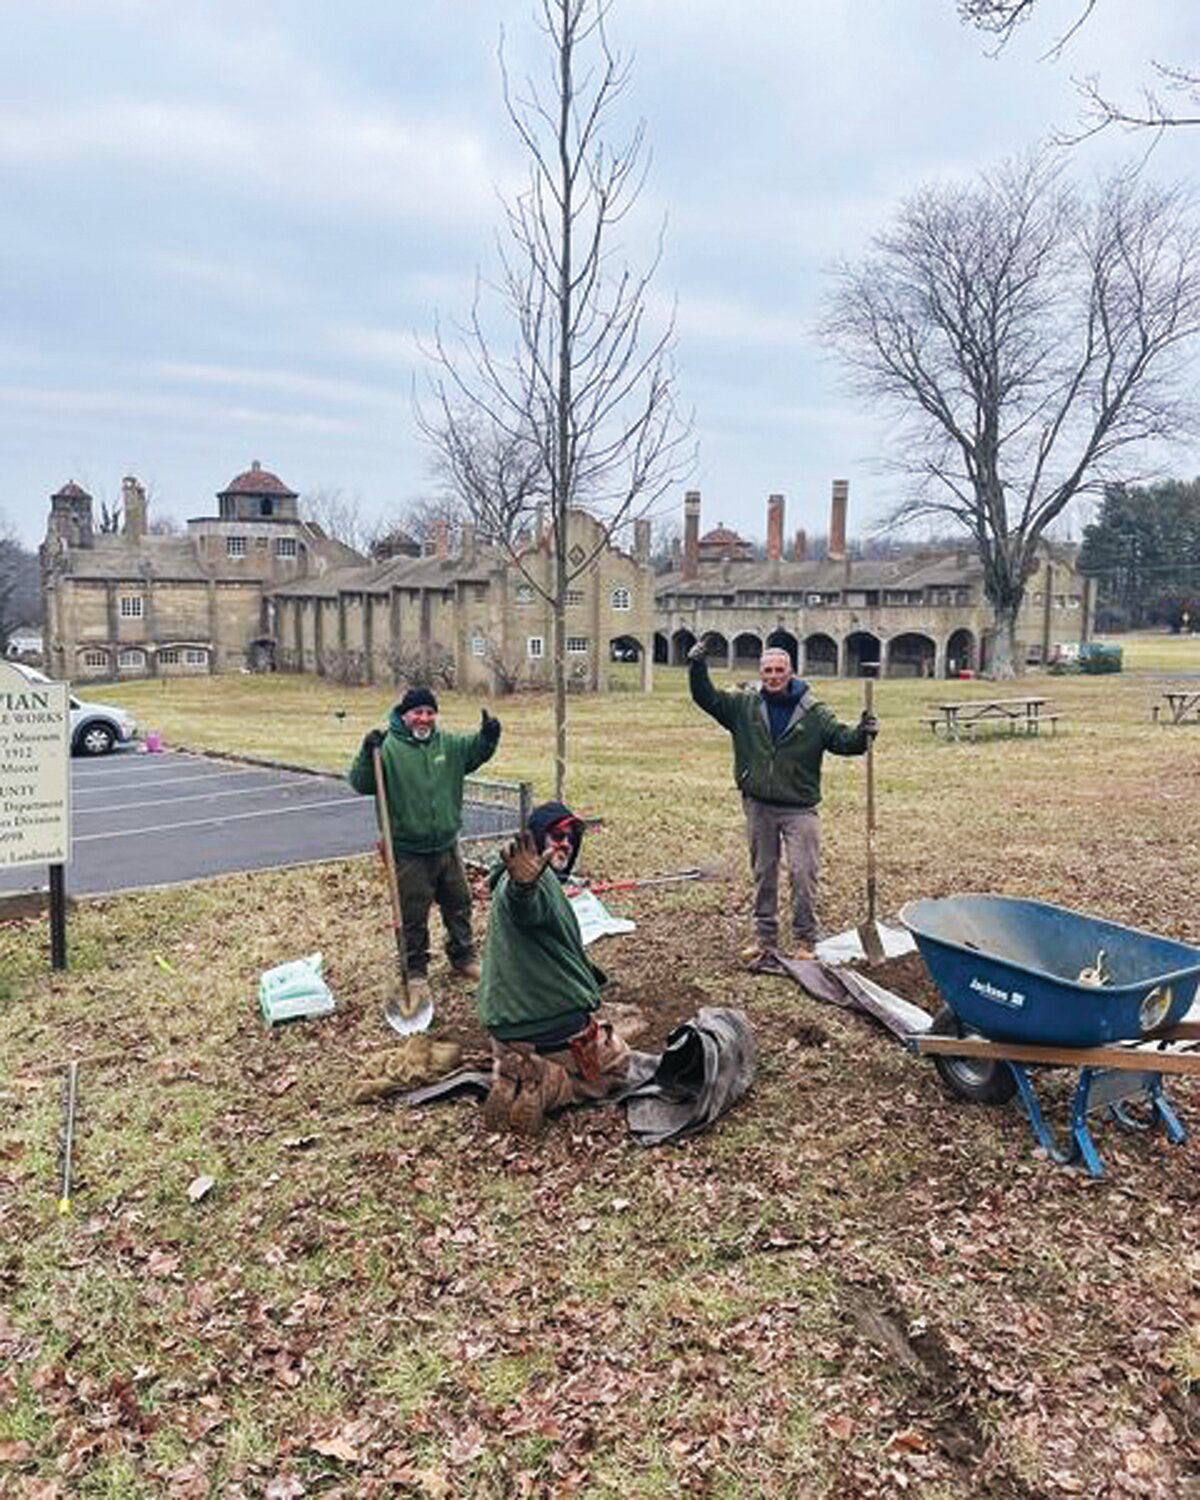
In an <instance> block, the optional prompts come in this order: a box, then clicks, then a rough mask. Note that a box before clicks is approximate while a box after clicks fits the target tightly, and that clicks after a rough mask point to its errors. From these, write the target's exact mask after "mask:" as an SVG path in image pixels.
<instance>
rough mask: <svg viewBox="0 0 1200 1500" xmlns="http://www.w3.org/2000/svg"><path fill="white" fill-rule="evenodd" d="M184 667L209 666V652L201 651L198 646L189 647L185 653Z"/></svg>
mask: <svg viewBox="0 0 1200 1500" xmlns="http://www.w3.org/2000/svg"><path fill="white" fill-rule="evenodd" d="M183 661H184V665H185V666H188V667H206V666H208V652H207V651H201V650H200V648H199V647H198V646H189V647H188V649H187V650H186V651H185V652H184V653H183Z"/></svg>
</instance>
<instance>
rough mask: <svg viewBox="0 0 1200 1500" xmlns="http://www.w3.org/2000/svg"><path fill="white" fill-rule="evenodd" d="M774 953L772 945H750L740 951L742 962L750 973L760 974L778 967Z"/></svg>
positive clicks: (774, 949)
mask: <svg viewBox="0 0 1200 1500" xmlns="http://www.w3.org/2000/svg"><path fill="white" fill-rule="evenodd" d="M776 952H777V950H776V947H775V944H774V943H751V944H750V946H749V947H748V948H743V949H742V955H741V957H742V962H743V963H744V964H745V965H746V967H747V968H748V969H749V970H750V971H751V973H754V974H760V973H763V972H766V971H769V970H771V969H772V968H775V967H778V965H777V963H776Z"/></svg>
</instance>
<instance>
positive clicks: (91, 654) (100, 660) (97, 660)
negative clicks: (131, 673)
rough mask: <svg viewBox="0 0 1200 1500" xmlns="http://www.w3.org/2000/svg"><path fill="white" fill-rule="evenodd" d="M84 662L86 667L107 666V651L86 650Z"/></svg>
mask: <svg viewBox="0 0 1200 1500" xmlns="http://www.w3.org/2000/svg"><path fill="white" fill-rule="evenodd" d="M83 664H84V666H85V667H107V666H108V652H107V651H85V652H84V653H83Z"/></svg>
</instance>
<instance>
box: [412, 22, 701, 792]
mask: <svg viewBox="0 0 1200 1500" xmlns="http://www.w3.org/2000/svg"><path fill="white" fill-rule="evenodd" d="M610 9H611V0H539V3H538V12H537V14H538V24H539V27H540V30H541V31H542V33H543V35H544V38H545V41H546V44H547V50H548V53H549V61H550V69H549V80H548V82H547V84H546V85H545V86H544V87H539V85H538V84H537V83H536V82H534V81H533V80H532V79H527V80H526V81H525V84H524V86H523V87H522V88H521V89H520V90H518V89H517V88H516V87H514V85H513V83H512V81H511V79H510V77H509V74H508V70H507V68H506V67H505V64H504V51H503V41H502V43H501V54H500V56H501V72H502V79H503V91H504V101H505V105H506V108H507V111H508V115H509V119H510V120H511V122H512V124H513V126H514V127H515V129H516V132H517V135H518V137H519V139H520V141H521V144H522V146H523V148H524V151H525V153H526V157H527V160H528V164H529V182H528V185H527V186H526V188H525V190H524V191H523V192H522V193H520V194H519V195H518V196H517V197H516V198H514V199H512V200H510V201H509V202H508V203H507V204H506V223H505V228H506V235H505V237H504V238H503V239H502V241H501V244H500V271H499V276H498V279H497V281H496V283H495V284H493V285H492V286H491V287H490V288H489V289H490V290H491V291H492V292H493V293H494V294H495V297H496V300H497V303H498V307H499V310H500V313H501V314H502V315H503V317H504V319H505V320H506V321H507V323H508V324H509V326H510V327H511V330H512V332H511V340H512V342H511V347H510V348H507V349H505V348H503V347H502V346H501V345H500V344H499V343H498V342H497V340H496V339H495V338H494V337H493V336H492V335H491V333H490V332H489V326H490V325H489V320H488V319H486V318H485V315H484V311H483V309H482V306H481V298H482V292H483V290H484V288H483V286H482V284H481V286H480V288H479V289H478V290H477V294H476V299H475V305H474V307H473V309H472V312H471V315H470V318H469V319H468V321H467V323H466V325H465V326H464V327H462V328H460V329H458V334H459V337H458V339H457V340H456V341H455V342H453V343H451V342H450V341H449V340H448V339H447V338H446V337H445V336H444V335H443V334H442V332H441V331H440V330H439V332H438V334H437V337H436V343H435V348H434V350H433V357H434V373H433V375H432V377H431V393H432V394H431V401H430V406H429V410H428V411H427V412H424V413H422V414H420V417H419V420H420V423H421V427H422V430H423V431H424V433H425V435H426V437H427V438H428V439H429V440H430V441H431V442H432V443H433V445H434V448H435V450H436V451H437V452H439V453H440V454H441V456H442V461H443V463H444V466H445V469H446V471H447V473H448V474H450V475H452V476H453V477H454V480H455V484H456V487H457V488H458V490H459V493H460V494H461V495H462V497H463V499H464V501H465V502H466V504H467V505H468V506H469V507H470V509H471V510H472V511H473V513H474V514H475V515H476V516H477V517H478V519H479V520H480V521H481V522H482V523H483V524H484V525H485V526H487V528H488V529H489V530H490V531H492V532H493V533H494V534H495V535H496V536H497V537H499V538H500V539H501V541H502V543H503V544H504V545H506V546H507V548H508V550H509V553H510V555H511V556H512V557H513V558H514V559H515V560H516V561H517V563H518V564H520V563H521V560H522V556H523V554H522V551H521V543H520V539H519V538H520V533H521V531H522V523H523V521H524V522H525V523H527V521H528V518H529V516H530V515H531V513H532V512H533V511H534V510H535V509H536V507H537V506H538V505H539V504H540V505H544V506H545V511H546V519H547V522H548V532H547V538H546V540H547V542H548V545H549V548H550V556H551V559H552V565H551V568H550V570H549V577H550V581H549V584H548V585H547V584H546V582H545V580H544V578H543V576H542V573H541V571H540V570H538V569H535V568H534V567H529V568H528V570H527V571H526V573H525V576H526V578H527V580H528V582H529V583H530V585H531V586H532V587H533V588H534V589H536V590H537V591H538V592H539V593H540V594H541V595H542V597H543V598H545V599H546V601H547V602H548V604H549V606H550V611H551V615H552V619H553V651H552V654H553V666H554V705H555V707H554V712H555V766H554V784H555V792H556V795H558V796H560V797H561V796H562V795H563V792H564V786H565V781H566V774H567V670H566V598H567V590H568V587H569V586H570V584H571V583H572V581H573V580H574V579H575V578H577V577H578V576H579V575H580V574H581V573H584V572H586V571H587V570H588V569H589V568H591V567H592V566H594V564H595V562H596V559H597V557H598V555H599V553H598V550H593V551H592V552H591V553H590V554H589V555H585V556H577V557H572V555H571V550H572V549H571V547H570V544H569V542H568V522H569V519H570V513H571V510H572V508H573V507H576V506H580V505H583V504H586V505H587V507H588V509H589V511H590V512H591V513H592V514H593V515H594V516H595V517H596V519H597V520H598V521H600V522H601V524H602V525H603V526H605V527H607V529H608V533H609V534H611V531H612V530H613V529H614V528H616V527H618V526H619V525H620V524H621V523H622V522H625V521H627V520H628V519H629V518H630V517H631V516H633V515H635V514H642V513H643V512H644V511H645V510H646V509H648V508H650V507H651V506H652V505H653V504H654V503H655V502H656V501H657V500H658V499H659V498H660V497H661V496H662V495H663V494H664V493H665V492H666V491H667V489H668V488H670V487H671V486H673V485H674V484H676V483H677V482H678V481H679V479H680V478H681V476H682V475H683V473H684V472H685V471H686V469H687V468H688V465H689V463H690V455H689V454H688V453H686V452H685V449H686V448H687V447H688V427H687V424H686V423H685V422H683V421H681V420H680V419H679V417H678V415H677V412H676V407H675V400H674V391H675V380H674V372H673V369H672V365H671V353H672V348H673V344H674V323H673V320H672V321H671V322H668V324H667V326H666V327H665V329H663V330H662V331H661V332H658V333H654V332H651V331H650V329H649V318H648V315H647V290H648V287H649V283H650V280H651V277H652V276H653V273H654V270H655V268H656V267H657V264H658V260H659V256H660V254H661V235H660V239H659V247H658V249H657V250H656V251H655V253H654V254H653V256H652V257H651V262H650V265H649V268H648V269H647V270H645V271H640V272H639V271H634V270H631V269H630V268H629V267H627V266H621V265H620V264H619V262H618V261H617V259H616V252H617V249H618V246H617V245H616V244H615V243H614V235H615V233H616V232H617V230H618V227H619V226H620V224H621V222H622V220H624V219H625V218H626V216H627V215H628V214H629V213H630V211H631V209H632V208H633V205H634V203H635V202H636V201H637V199H638V196H639V194H640V191H641V188H642V186H643V183H644V180H645V165H644V151H643V145H644V125H643V124H642V123H639V124H638V125H637V126H636V127H635V128H634V129H633V132H632V134H631V136H630V137H629V139H628V140H626V141H625V142H624V143H619V144H614V143H613V142H611V141H610V140H609V139H608V138H607V134H606V132H607V130H608V126H609V121H610V116H611V114H612V111H613V109H614V107H615V106H616V105H617V103H618V102H619V101H620V100H621V98H622V96H623V95H624V94H625V92H626V90H627V88H628V84H629V78H630V72H629V68H628V65H627V64H626V63H625V62H624V61H623V60H622V58H621V56H620V54H619V53H618V52H617V51H616V50H614V48H613V46H612V45H611V43H610V40H609V36H608V31H607V22H608V16H609V12H610Z"/></svg>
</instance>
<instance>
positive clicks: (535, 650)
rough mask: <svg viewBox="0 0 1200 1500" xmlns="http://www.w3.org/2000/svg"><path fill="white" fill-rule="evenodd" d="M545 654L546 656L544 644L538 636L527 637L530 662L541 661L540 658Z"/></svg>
mask: <svg viewBox="0 0 1200 1500" xmlns="http://www.w3.org/2000/svg"><path fill="white" fill-rule="evenodd" d="M545 654H546V642H545V641H544V640H543V639H542V637H541V636H540V635H531V636H530V637H529V660H530V661H541V659H542V657H543V656H544V655H545Z"/></svg>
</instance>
